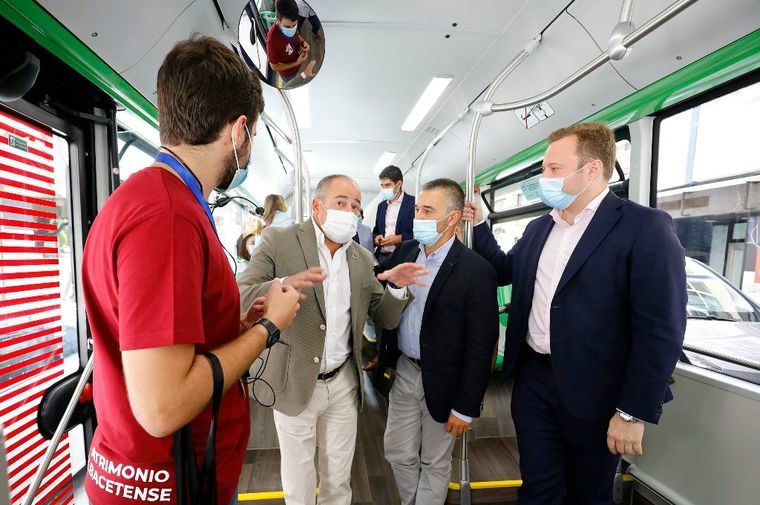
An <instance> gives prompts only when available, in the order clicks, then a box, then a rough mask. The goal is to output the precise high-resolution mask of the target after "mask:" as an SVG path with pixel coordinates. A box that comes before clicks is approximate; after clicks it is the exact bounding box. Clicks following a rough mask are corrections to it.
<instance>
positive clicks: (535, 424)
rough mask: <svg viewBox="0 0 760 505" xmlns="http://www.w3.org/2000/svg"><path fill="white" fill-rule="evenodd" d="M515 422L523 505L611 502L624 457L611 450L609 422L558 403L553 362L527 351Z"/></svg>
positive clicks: (519, 370) (517, 384) (518, 383)
mask: <svg viewBox="0 0 760 505" xmlns="http://www.w3.org/2000/svg"><path fill="white" fill-rule="evenodd" d="M610 417H612V413H610ZM512 418H513V419H514V422H515V429H516V431H517V445H518V449H519V451H520V472H521V473H522V480H523V485H522V487H521V488H520V490H519V493H518V503H519V505H539V504H540V505H554V504H557V505H560V504H561V505H609V504H611V503H612V486H613V480H614V477H615V472H616V470H617V465H618V462H619V461H620V457H619V456H613V455H612V454H610V451H609V450H608V449H607V427H608V425H609V421H610V419H609V418H606V419H599V420H594V421H587V420H583V419H577V418H575V417H573V416H572V415H571V414H570V413H569V412H568V411H567V410H566V409H565V408H564V407H563V406H562V402H561V401H560V399H559V395H558V393H557V387H556V384H555V379H554V374H553V372H552V364H551V358H550V357H548V356H542V355H540V354H538V353H536V352H535V351H533V350H532V349H529V348H527V347H526V349H524V350H523V352H522V354H521V355H520V362H519V364H518V367H517V371H516V374H515V383H514V387H513V391H512Z"/></svg>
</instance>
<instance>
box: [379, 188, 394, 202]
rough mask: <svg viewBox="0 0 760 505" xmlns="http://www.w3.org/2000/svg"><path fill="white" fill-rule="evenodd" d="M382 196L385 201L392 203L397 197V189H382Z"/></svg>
mask: <svg viewBox="0 0 760 505" xmlns="http://www.w3.org/2000/svg"><path fill="white" fill-rule="evenodd" d="M380 194H381V195H383V200H388V201H391V200H393V198H394V197H395V196H396V187H395V186H394V187H392V188H382V189H381V190H380Z"/></svg>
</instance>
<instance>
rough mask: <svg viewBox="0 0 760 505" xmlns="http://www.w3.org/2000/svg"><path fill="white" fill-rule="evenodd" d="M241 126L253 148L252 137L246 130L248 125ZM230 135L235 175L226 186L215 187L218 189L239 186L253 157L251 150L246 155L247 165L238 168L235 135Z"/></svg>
mask: <svg viewBox="0 0 760 505" xmlns="http://www.w3.org/2000/svg"><path fill="white" fill-rule="evenodd" d="M243 128H245V133H247V134H248V140H249V143H250V144H251V149H253V138H251V132H250V131H248V127H247V126H245V125H243ZM231 135H232V152H233V153H234V154H235V164H236V165H237V170H235V175H234V176H233V177H232V181H230V183H229V185H227V187H226V188H222V187H219V188H217V189H218V190H220V191H229V190H231V189H235V188H237V187H240V186H241V185H242V184H243V183H244V182H245V179H246V178H247V177H248V168H249V167H250V166H251V160H252V159H253V152H251V154H250V155H249V156H248V165H246V167H245V168H240V160H239V159H238V154H237V147H236V146H235V135H234V134H231Z"/></svg>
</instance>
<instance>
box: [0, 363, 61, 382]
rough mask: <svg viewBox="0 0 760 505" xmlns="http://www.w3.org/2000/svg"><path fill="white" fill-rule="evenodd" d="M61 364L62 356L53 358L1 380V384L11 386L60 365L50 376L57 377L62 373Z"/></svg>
mask: <svg viewBox="0 0 760 505" xmlns="http://www.w3.org/2000/svg"><path fill="white" fill-rule="evenodd" d="M62 365H63V358H58V359H54V360H53V361H51V362H50V363H45V364H44V365H42V366H40V367H37V368H34V369H32V370H29V371H27V372H24V373H22V374H20V375H17V376H16V377H14V378H12V379H8V380H6V381H4V382H3V386H5V387H11V386H13V385H14V384H18V383H19V382H23V381H25V380H26V379H29V378H30V377H34V376H35V375H39V374H41V373H43V372H45V371H46V370H52V369H53V368H55V367H61V369H60V370H58V371H56V373H54V374H53V375H52V376H55V377H59V376H61V375H63V366H62ZM52 376H51V377H52Z"/></svg>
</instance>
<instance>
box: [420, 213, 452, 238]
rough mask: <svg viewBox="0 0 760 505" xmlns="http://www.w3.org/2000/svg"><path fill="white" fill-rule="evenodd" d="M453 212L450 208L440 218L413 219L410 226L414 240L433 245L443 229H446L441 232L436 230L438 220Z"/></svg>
mask: <svg viewBox="0 0 760 505" xmlns="http://www.w3.org/2000/svg"><path fill="white" fill-rule="evenodd" d="M453 212H454V211H453V210H452V211H451V212H449V213H448V214H446V215H445V216H443V217H442V218H441V219H415V220H414V225H413V226H412V232H413V233H414V240H416V241H417V242H419V243H420V244H422V245H433V244H435V243H436V242H438V239H440V238H441V235H443V231H446V230H445V229H444V230H443V231H442V232H439V231H438V222H439V221H443V220H444V219H446V218H448V217H449V216H450V215H451V214H452V213H453ZM446 228H448V226H447V227H446Z"/></svg>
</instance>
